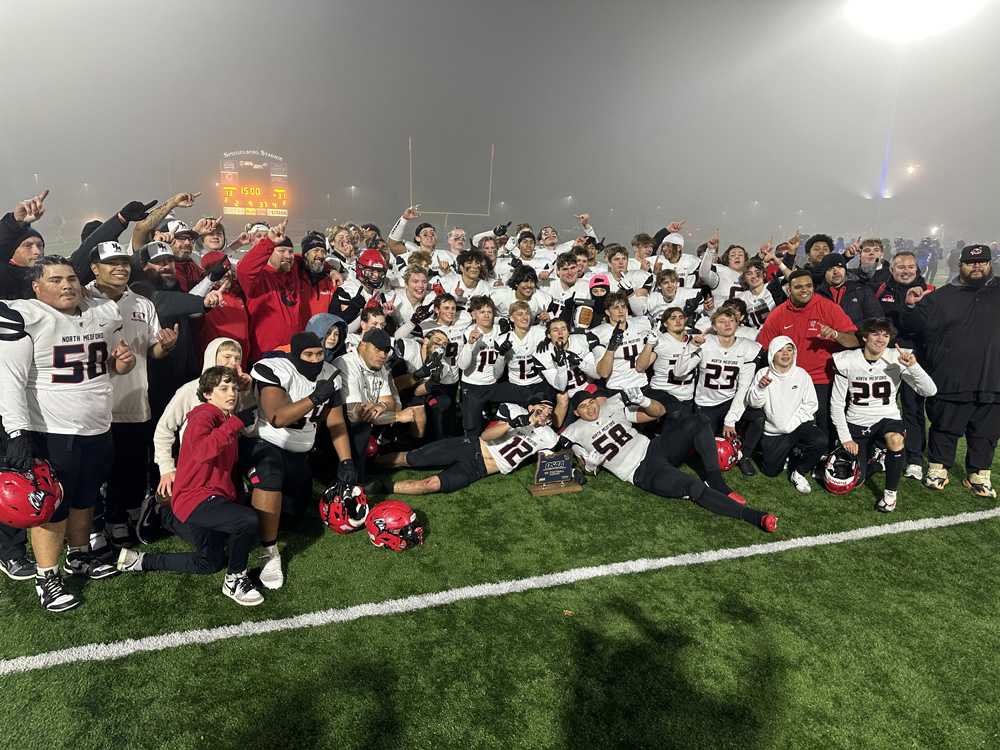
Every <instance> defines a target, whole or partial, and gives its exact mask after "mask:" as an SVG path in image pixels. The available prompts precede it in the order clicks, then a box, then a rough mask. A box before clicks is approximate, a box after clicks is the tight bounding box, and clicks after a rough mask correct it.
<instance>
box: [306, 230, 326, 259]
mask: <svg viewBox="0 0 1000 750" xmlns="http://www.w3.org/2000/svg"><path fill="white" fill-rule="evenodd" d="M317 247H321V248H323V250H324V251H325V250H326V237H324V236H323V235H322V234H320V233H319V232H309V233H308V234H307V235H306V236H305V237H303V238H302V254H303V255H305V254H306V253H308V252H309V251H310V250H315V249H316V248H317Z"/></svg>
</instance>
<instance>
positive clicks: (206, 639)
mask: <svg viewBox="0 0 1000 750" xmlns="http://www.w3.org/2000/svg"><path fill="white" fill-rule="evenodd" d="M998 516H1000V507H996V508H991V509H989V510H983V511H976V512H972V513H959V514H957V515H954V516H944V517H940V518H924V519H920V520H917V521H900V522H898V523H890V524H885V525H881V526H864V527H862V528H858V529H852V530H850V531H841V532H837V533H833V534H819V535H816V536H804V537H799V538H797V539H787V540H784V541H780V542H770V543H766V544H752V545H749V546H746V547H732V548H728V549H717V550H707V551H705V552H690V553H686V554H682V555H673V556H672V557H659V558H653V559H638V560H628V561H626V562H619V563H610V564H607V565H596V566H592V567H587V568H572V569H570V570H564V571H560V572H557V573H547V574H545V575H540V576H532V577H530V578H520V579H516V580H513V581H497V582H495V583H481V584H476V585H474V586H462V587H460V588H455V589H447V590H445V591H437V592H434V593H430V594H416V595H414V596H407V597H403V598H401V599H389V600H386V601H383V602H372V603H368V604H358V605H355V606H353V607H345V608H343V609H324V610H320V611H318V612H309V613H306V614H302V615H295V616H293V617H285V618H282V619H280V620H256V621H249V622H242V623H240V624H239V625H223V626H221V627H215V628H205V629H200V630H184V631H180V632H175V633H165V634H163V635H152V636H148V637H146V638H136V639H127V640H124V641H115V642H113V643H89V644H87V645H84V646H74V647H72V648H65V649H59V650H58V651H48V652H45V653H41V654H35V655H33V656H18V657H15V658H13V659H3V660H0V675H7V674H19V673H23V672H33V671H35V670H39V669H48V668H49V667H55V666H59V665H60V664H74V663H77V662H88V661H108V660H110V659H121V658H124V657H126V656H131V655H132V654H137V653H143V652H149V651H163V650H165V649H169V648H179V647H181V646H191V645H194V644H204V643H214V642H215V641H224V640H228V639H230V638H243V637H245V636H251V635H263V634H265V633H277V632H282V631H288V630H300V629H302V628H312V627H319V626H322V625H331V624H334V623H338V622H351V621H352V620H359V619H361V618H363V617H384V616H386V615H396V614H402V613H404V612H415V611H418V610H422V609H431V608H433V607H441V606H444V605H446V604H454V603H455V602H461V601H467V600H470V599H484V598H488V597H500V596H505V595H507V594H516V593H519V592H522V591H532V590H535V589H546V588H552V587H553V586H565V585H567V584H570V583H578V582H580V581H588V580H591V579H594V578H607V577H609V576H621V575H628V574H631V573H644V572H648V571H651V570H662V569H663V568H673V567H685V566H688V565H703V564H705V563H711V562H719V561H721V560H738V559H740V558H744V557H756V556H758V555H773V554H777V553H778V552H786V551H788V550H794V549H803V548H806V547H821V546H825V545H829V544H841V543H843V542H854V541H859V540H862V539H872V538H875V537H880V536H889V535H892V534H904V533H907V532H910V531H925V530H927V529H940V528H944V527H947V526H958V525H960V524H967V523H976V522H978V521H985V520H987V519H990V518H997V517H998Z"/></svg>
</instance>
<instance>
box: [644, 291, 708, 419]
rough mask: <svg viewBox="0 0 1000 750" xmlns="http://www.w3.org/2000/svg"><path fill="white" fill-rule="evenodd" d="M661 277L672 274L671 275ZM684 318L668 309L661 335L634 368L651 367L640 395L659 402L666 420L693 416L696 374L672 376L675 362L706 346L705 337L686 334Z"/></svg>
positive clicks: (674, 308)
mask: <svg viewBox="0 0 1000 750" xmlns="http://www.w3.org/2000/svg"><path fill="white" fill-rule="evenodd" d="M662 273H669V274H673V273H674V272H673V271H663V272H662ZM686 326H687V315H686V314H685V312H684V310H682V309H681V308H679V307H668V308H667V309H666V310H664V311H663V314H662V315H661V317H660V330H661V333H660V334H659V335H658V336H657V337H656V343H655V344H654V345H653V348H652V350H650V351H649V352H648V353H647V354H646V355H645V356H640V357H639V359H638V361H637V363H636V366H637V368H639V369H641V370H642V371H645V370H646V369H647V368H648V367H649V366H650V365H652V366H653V375H652V377H651V378H650V379H649V385H648V386H647V387H646V388H644V389H643V393H645V394H646V395H647V396H649V397H650V398H651V399H653V400H654V401H659V402H660V403H661V404H663V406H664V408H666V410H667V417H668V418H673V417H686V416H690V415H691V414H694V385H695V381H696V380H697V379H698V372H697V370H695V369H691V370H690V371H689V372H688V373H687V374H686V375H682V376H679V375H677V374H676V372H675V369H674V368H675V367H676V366H677V360H678V358H680V356H681V355H682V354H684V353H687V355H688V356H689V357H690V355H691V354H692V349H693V348H694V347H697V346H701V345H702V344H704V343H705V337H704V336H702V335H700V334H697V335H694V336H690V335H688V334H687V333H686Z"/></svg>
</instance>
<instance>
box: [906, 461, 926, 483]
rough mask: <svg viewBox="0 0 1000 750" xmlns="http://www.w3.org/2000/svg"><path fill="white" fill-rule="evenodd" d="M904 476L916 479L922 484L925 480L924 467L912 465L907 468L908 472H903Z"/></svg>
mask: <svg viewBox="0 0 1000 750" xmlns="http://www.w3.org/2000/svg"><path fill="white" fill-rule="evenodd" d="M903 476H904V477H909V478H910V479H916V480H917V481H918V482H920V481H922V480H923V478H924V467H923V466H921V465H920V464H910V465H909V466H907V467H906V471H904V472H903Z"/></svg>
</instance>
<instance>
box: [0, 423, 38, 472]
mask: <svg viewBox="0 0 1000 750" xmlns="http://www.w3.org/2000/svg"><path fill="white" fill-rule="evenodd" d="M0 463H3V464H4V465H5V466H9V467H10V468H11V469H14V471H31V469H32V468H33V467H34V465H35V450H34V446H33V445H32V444H31V436H30V435H29V434H28V432H27V431H25V430H15V431H14V432H11V433H10V434H9V435H7V452H6V455H5V456H4V457H3V460H2V461H0Z"/></svg>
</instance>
